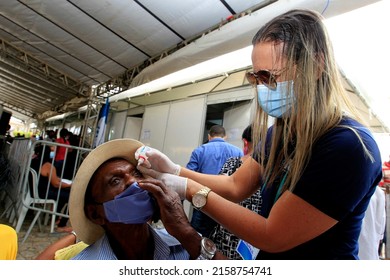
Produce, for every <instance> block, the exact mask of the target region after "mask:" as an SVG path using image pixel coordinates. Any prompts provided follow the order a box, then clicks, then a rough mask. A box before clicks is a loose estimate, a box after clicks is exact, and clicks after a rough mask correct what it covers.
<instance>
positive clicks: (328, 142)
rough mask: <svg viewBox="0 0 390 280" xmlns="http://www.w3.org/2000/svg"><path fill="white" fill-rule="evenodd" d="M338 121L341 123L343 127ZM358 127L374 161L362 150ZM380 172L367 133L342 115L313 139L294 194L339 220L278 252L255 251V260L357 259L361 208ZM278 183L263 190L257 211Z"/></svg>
mask: <svg viewBox="0 0 390 280" xmlns="http://www.w3.org/2000/svg"><path fill="white" fill-rule="evenodd" d="M342 126H343V127H342ZM345 126H349V127H353V128H355V129H356V130H357V132H358V134H359V136H360V137H361V139H362V140H363V142H364V144H365V146H366V148H367V149H368V151H369V152H370V153H371V155H372V156H373V158H374V162H371V160H370V159H369V158H368V157H367V156H366V155H365V153H364V150H363V146H362V145H361V143H360V141H359V139H358V137H357V136H356V134H355V133H354V132H353V131H352V130H351V129H349V128H347V127H345ZM381 177H382V169H381V156H380V152H379V149H378V146H377V144H376V142H375V140H374V138H373V136H372V135H371V133H370V132H369V130H368V129H367V128H365V127H363V126H362V125H361V124H359V123H358V122H356V121H354V120H351V119H349V118H345V119H343V120H342V121H341V123H340V125H339V126H337V127H335V128H333V129H331V130H330V131H329V132H327V133H326V134H325V135H324V136H322V137H321V138H320V139H319V140H318V141H317V143H315V145H314V147H313V151H312V156H311V158H310V161H309V162H308V165H307V167H306V169H305V170H304V173H303V174H302V177H301V178H300V180H299V181H298V183H297V185H296V187H295V189H294V190H293V193H294V194H295V195H297V196H299V197H300V198H302V199H303V200H305V201H306V202H308V203H310V204H311V205H313V206H314V207H316V208H317V209H319V210H320V211H322V212H323V213H325V214H327V215H328V216H330V217H332V218H333V219H335V220H337V221H338V223H337V224H336V225H335V226H333V227H332V228H331V229H329V230H328V231H326V232H325V233H323V234H321V235H320V236H318V237H316V238H314V239H313V240H310V241H308V242H306V243H304V244H301V245H299V246H297V247H295V248H293V249H291V250H288V251H285V252H282V253H267V252H265V251H260V253H259V255H258V259H358V238H359V234H360V230H361V224H362V219H363V217H364V212H365V210H366V209H367V206H368V203H369V200H370V197H371V195H372V194H373V193H374V191H375V187H376V186H377V184H378V183H379V181H380V180H381ZM279 183H280V181H279V182H277V183H276V184H274V185H273V186H272V187H271V188H268V189H264V191H263V193H262V197H263V205H262V208H261V211H262V213H261V214H262V216H264V217H268V215H269V212H270V210H271V208H272V205H273V204H274V201H275V199H277V198H275V196H276V192H277V189H278V187H279Z"/></svg>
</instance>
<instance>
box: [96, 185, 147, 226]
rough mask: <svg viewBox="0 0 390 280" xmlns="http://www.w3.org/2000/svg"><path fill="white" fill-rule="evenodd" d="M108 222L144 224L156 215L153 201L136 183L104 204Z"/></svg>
mask: <svg viewBox="0 0 390 280" xmlns="http://www.w3.org/2000/svg"><path fill="white" fill-rule="evenodd" d="M103 207H104V212H105V214H106V218H107V220H108V221H110V222H112V223H123V224H144V223H146V222H148V221H149V220H150V219H151V218H152V215H153V213H154V204H153V199H152V198H151V196H150V195H149V193H148V192H147V191H146V190H144V189H141V188H140V187H139V186H138V183H137V182H135V183H133V184H132V185H131V186H129V187H128V188H127V189H126V190H125V191H123V192H122V193H120V194H118V195H117V196H115V198H114V199H113V200H110V201H106V202H104V203H103Z"/></svg>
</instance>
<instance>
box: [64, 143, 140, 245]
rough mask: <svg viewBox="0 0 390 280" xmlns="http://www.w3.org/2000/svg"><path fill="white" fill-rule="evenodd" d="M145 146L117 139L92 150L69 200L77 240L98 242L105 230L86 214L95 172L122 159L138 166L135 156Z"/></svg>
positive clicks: (74, 181) (75, 182) (70, 214)
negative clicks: (87, 198) (112, 159)
mask: <svg viewBox="0 0 390 280" xmlns="http://www.w3.org/2000/svg"><path fill="white" fill-rule="evenodd" d="M141 146H143V144H142V143H141V142H139V141H137V140H134V139H116V140H111V141H108V142H106V143H103V144H101V145H99V146H98V147H97V148H95V149H94V150H92V151H91V152H90V153H89V154H88V156H87V157H86V158H85V159H84V161H83V163H82V164H81V165H80V167H79V169H78V171H77V174H76V176H75V178H74V180H73V183H72V187H71V191H70V198H69V219H70V223H71V225H72V227H73V230H74V231H75V232H76V233H77V238H79V239H80V240H82V241H83V242H85V243H87V244H92V243H94V242H95V241H96V240H98V239H99V238H100V237H101V236H102V235H103V234H104V230H103V228H102V227H101V226H99V225H97V224H94V223H93V222H91V221H90V220H89V219H88V218H87V217H86V216H85V212H84V197H85V192H86V190H87V186H88V183H89V181H90V179H91V177H92V175H93V174H94V173H95V171H96V170H97V169H98V168H99V166H100V165H102V164H103V163H104V162H105V161H107V160H109V159H111V158H114V157H120V158H124V159H126V160H128V161H130V162H131V163H132V164H134V165H137V161H136V160H135V157H134V154H135V151H136V150H137V149H138V148H139V147H141Z"/></svg>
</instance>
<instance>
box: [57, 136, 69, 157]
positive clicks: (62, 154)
mask: <svg viewBox="0 0 390 280" xmlns="http://www.w3.org/2000/svg"><path fill="white" fill-rule="evenodd" d="M56 143H61V144H67V145H70V143H69V141H68V140H64V138H61V137H60V138H57V139H56ZM65 153H66V147H61V146H58V147H57V151H56V156H55V158H54V160H55V161H59V160H64V159H65Z"/></svg>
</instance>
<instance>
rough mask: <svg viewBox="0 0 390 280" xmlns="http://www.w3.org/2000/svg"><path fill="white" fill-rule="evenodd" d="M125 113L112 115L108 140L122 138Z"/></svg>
mask: <svg viewBox="0 0 390 280" xmlns="http://www.w3.org/2000/svg"><path fill="white" fill-rule="evenodd" d="M126 116H127V111H122V112H115V113H113V114H112V118H111V121H110V126H109V129H110V132H109V136H108V137H109V138H108V139H109V140H112V139H120V138H123V131H124V129H125V123H126Z"/></svg>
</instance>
